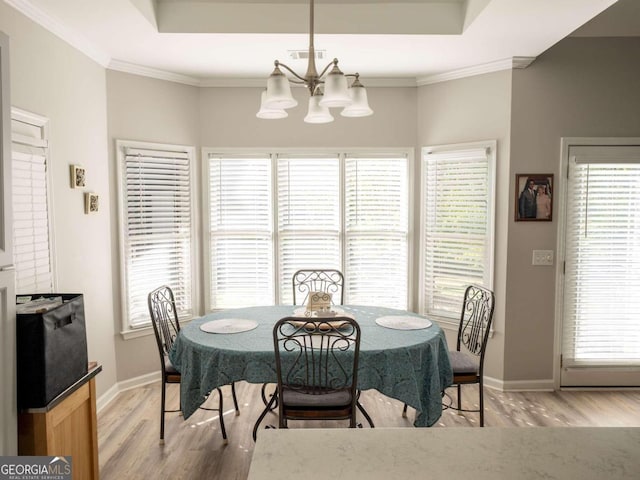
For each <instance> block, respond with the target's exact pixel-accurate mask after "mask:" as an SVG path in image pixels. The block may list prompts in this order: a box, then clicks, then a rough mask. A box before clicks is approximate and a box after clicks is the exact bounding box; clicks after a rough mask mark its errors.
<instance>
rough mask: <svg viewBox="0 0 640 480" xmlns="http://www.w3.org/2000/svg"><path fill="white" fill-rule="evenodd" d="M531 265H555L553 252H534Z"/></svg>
mask: <svg viewBox="0 0 640 480" xmlns="http://www.w3.org/2000/svg"><path fill="white" fill-rule="evenodd" d="M531 265H553V250H534V251H533V259H532V261H531Z"/></svg>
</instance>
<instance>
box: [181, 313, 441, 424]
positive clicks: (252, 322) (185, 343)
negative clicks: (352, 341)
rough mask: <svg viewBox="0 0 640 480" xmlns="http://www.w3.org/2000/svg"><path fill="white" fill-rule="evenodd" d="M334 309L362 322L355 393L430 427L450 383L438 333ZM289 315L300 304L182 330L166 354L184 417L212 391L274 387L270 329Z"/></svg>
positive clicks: (403, 318) (213, 317) (422, 324)
mask: <svg viewBox="0 0 640 480" xmlns="http://www.w3.org/2000/svg"><path fill="white" fill-rule="evenodd" d="M335 309H336V310H338V311H339V312H344V314H345V315H349V316H352V317H353V318H355V319H356V321H357V322H358V324H359V325H360V329H361V340H360V356H359V364H358V389H359V390H361V391H362V390H369V389H375V390H377V391H378V392H380V393H382V394H383V395H386V396H388V397H391V398H395V399H397V400H400V401H401V402H404V403H406V404H407V405H409V406H411V407H413V408H415V410H416V417H415V421H414V426H416V427H426V426H431V425H433V424H434V423H435V422H436V421H437V420H438V419H439V418H440V415H441V414H442V391H443V390H444V389H445V388H446V387H448V386H450V385H451V383H452V379H453V375H452V370H451V364H450V363H449V355H448V347H447V341H446V338H445V335H444V333H443V331H442V329H441V328H440V327H439V326H438V325H437V324H436V323H435V322H430V321H429V320H428V319H426V318H425V317H423V316H420V315H418V314H416V313H412V312H407V311H404V310H396V309H390V308H383V307H370V306H350V305H340V306H339V307H335ZM302 310H304V307H302ZM295 315H301V316H303V315H304V313H303V312H302V311H301V307H300V306H292V305H275V306H260V307H247V308H238V309H230V310H223V311H219V312H215V313H211V314H208V315H205V316H203V317H199V318H196V319H194V320H192V321H191V322H189V323H188V324H186V325H184V326H183V327H182V329H181V330H180V332H179V333H178V336H177V337H176V339H175V342H174V344H173V347H172V349H171V351H170V352H169V358H170V360H171V362H172V363H173V365H174V366H175V367H176V369H178V371H179V372H180V374H181V383H180V401H181V404H182V411H183V415H184V418H189V416H191V415H192V414H193V413H194V412H195V411H196V410H197V409H198V407H199V406H200V405H201V404H202V402H203V401H204V399H205V398H206V396H207V395H208V393H209V392H211V391H213V389H215V388H217V387H221V386H223V385H229V384H231V383H232V382H238V381H243V380H244V381H247V382H250V383H258V384H264V383H276V382H277V377H276V367H275V354H274V345H273V334H272V332H273V326H274V324H275V322H276V321H277V320H279V319H280V318H283V317H287V316H295ZM235 324H237V325H238V328H233V326H234V325H235ZM383 325H384V326H383ZM394 325H396V326H395V327H394ZM212 326H217V327H220V326H222V327H223V328H222V329H221V330H220V329H218V330H217V331H221V332H223V333H211V332H212V331H216V329H215V328H211V327H212ZM228 326H231V328H224V327H228ZM238 330H241V331H238ZM227 332H228V333H227Z"/></svg>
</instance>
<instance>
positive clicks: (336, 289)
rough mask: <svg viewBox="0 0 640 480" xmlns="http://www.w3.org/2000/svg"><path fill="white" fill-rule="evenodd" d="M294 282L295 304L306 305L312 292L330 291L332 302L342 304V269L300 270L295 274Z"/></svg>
mask: <svg viewBox="0 0 640 480" xmlns="http://www.w3.org/2000/svg"><path fill="white" fill-rule="evenodd" d="M292 284H293V304H294V305H306V303H307V299H308V297H309V293H310V292H324V293H330V294H331V302H332V303H333V304H334V305H342V302H343V297H344V276H343V275H342V272H341V271H340V270H333V269H321V268H311V269H302V270H298V271H297V272H296V273H294V274H293V279H292ZM298 300H300V303H298Z"/></svg>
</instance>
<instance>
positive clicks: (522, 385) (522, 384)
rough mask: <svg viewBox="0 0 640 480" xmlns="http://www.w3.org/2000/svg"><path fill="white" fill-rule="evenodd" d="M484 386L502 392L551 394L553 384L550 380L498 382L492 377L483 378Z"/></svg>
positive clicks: (498, 380)
mask: <svg viewBox="0 0 640 480" xmlns="http://www.w3.org/2000/svg"><path fill="white" fill-rule="evenodd" d="M484 385H485V386H486V387H490V388H495V389H496V390H500V391H502V392H530V391H538V392H553V391H554V390H555V388H554V382H553V379H552V378H550V379H548V380H506V381H505V380H500V379H498V378H493V377H487V376H485V377H484Z"/></svg>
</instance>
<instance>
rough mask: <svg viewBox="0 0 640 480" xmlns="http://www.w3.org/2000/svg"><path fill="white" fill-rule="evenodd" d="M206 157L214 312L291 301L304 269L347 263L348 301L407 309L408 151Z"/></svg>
mask: <svg viewBox="0 0 640 480" xmlns="http://www.w3.org/2000/svg"><path fill="white" fill-rule="evenodd" d="M205 156H207V157H208V167H207V171H208V179H207V185H208V187H207V192H208V193H207V198H206V200H205V204H206V205H207V209H208V218H209V224H210V225H209V228H208V231H209V239H208V240H207V241H205V244H206V245H208V252H207V255H208V258H209V260H208V261H207V263H206V264H207V267H208V272H206V273H205V278H208V279H209V285H208V294H207V297H208V299H209V303H208V305H206V307H207V310H208V311H210V310H214V309H220V308H230V307H238V306H243V305H252V304H273V303H274V302H277V303H283V304H290V303H291V302H292V301H293V298H292V289H291V279H292V277H293V274H294V272H295V271H296V270H298V269H300V268H337V269H340V270H342V272H343V273H344V274H345V279H346V288H345V302H346V303H352V304H354V303H362V304H374V305H384V306H388V307H396V308H407V305H408V291H409V289H408V278H409V273H408V272H409V265H408V258H409V230H408V225H409V208H408V205H409V188H408V178H409V173H408V169H409V161H408V155H407V154H404V153H403V154H394V155H388V156H375V155H368V156H367V155H363V156H357V155H346V154H331V155H327V154H321V153H319V154H307V153H305V154H281V153H272V154H269V155H265V156H258V157H256V156H254V157H247V156H242V155H226V156H225V155H219V154H216V153H212V152H206V151H205ZM272 185H273V187H272ZM272 192H273V193H272ZM223 214H224V215H225V217H224V218H223ZM390 286H391V288H390Z"/></svg>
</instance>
